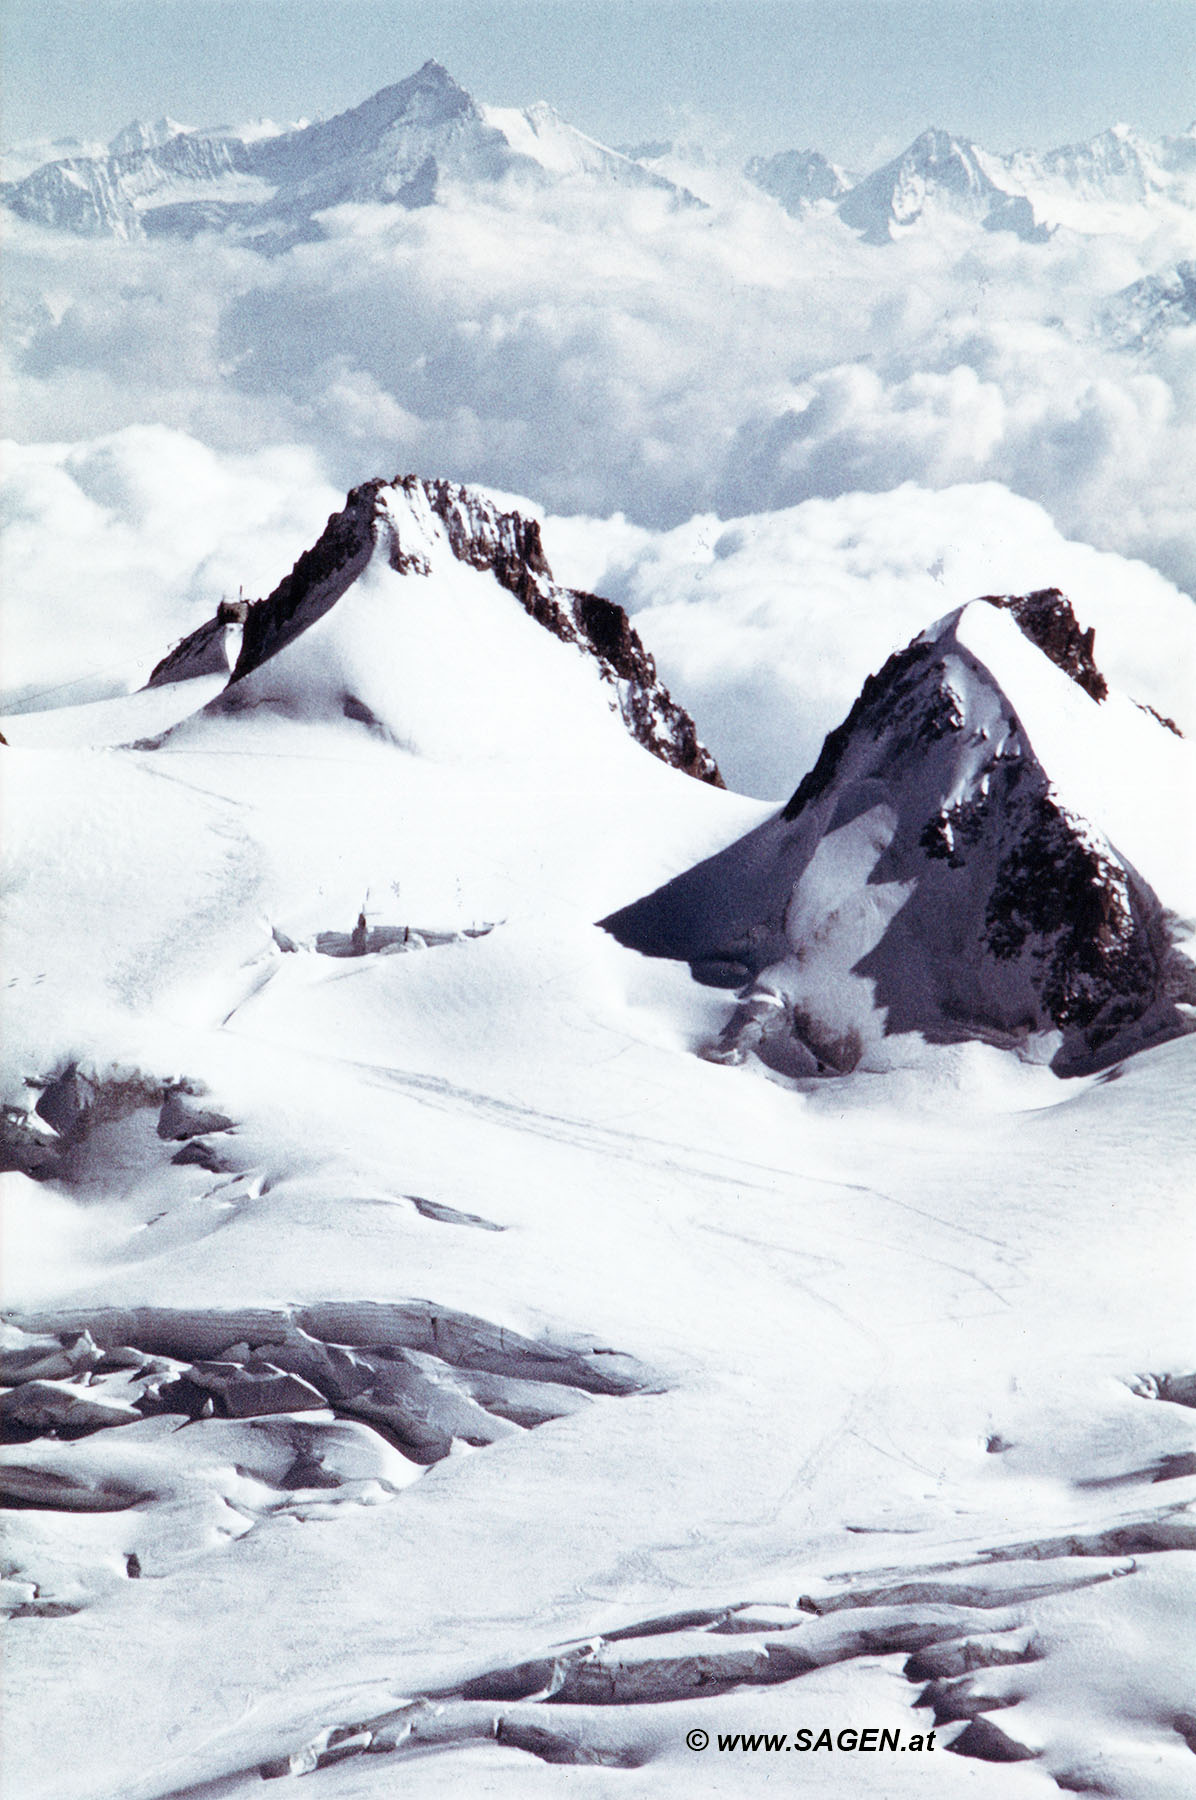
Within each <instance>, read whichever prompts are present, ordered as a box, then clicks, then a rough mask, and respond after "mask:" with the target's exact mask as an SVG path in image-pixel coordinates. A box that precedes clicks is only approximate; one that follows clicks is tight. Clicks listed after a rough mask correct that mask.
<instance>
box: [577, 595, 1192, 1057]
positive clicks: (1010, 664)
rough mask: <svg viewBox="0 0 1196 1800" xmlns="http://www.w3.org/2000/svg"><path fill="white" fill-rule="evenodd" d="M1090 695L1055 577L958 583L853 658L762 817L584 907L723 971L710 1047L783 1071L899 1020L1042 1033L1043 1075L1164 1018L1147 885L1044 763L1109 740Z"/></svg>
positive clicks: (1086, 639) (847, 1050) (1096, 681)
mask: <svg viewBox="0 0 1196 1800" xmlns="http://www.w3.org/2000/svg"><path fill="white" fill-rule="evenodd" d="M1064 678H1066V679H1064ZM1106 694H1107V688H1106V687H1105V684H1104V679H1103V677H1102V676H1101V675H1100V672H1099V670H1098V669H1097V668H1096V664H1095V661H1094V658H1093V642H1092V634H1091V633H1090V632H1087V631H1084V630H1082V629H1081V627H1080V626H1079V624H1078V622H1077V621H1076V619H1075V616H1074V613H1073V612H1072V609H1071V607H1070V605H1069V603H1068V602H1067V600H1066V599H1065V598H1064V596H1063V595H1062V594H1060V593H1059V592H1058V590H1055V589H1044V590H1041V591H1039V592H1037V593H1034V594H1029V595H1021V596H1016V595H1008V596H998V597H995V598H989V599H986V600H983V601H977V602H972V603H971V604H969V605H967V606H965V607H962V608H959V609H957V610H956V611H955V612H953V613H951V614H949V615H947V617H946V618H945V619H943V620H940V621H939V622H938V624H937V625H935V626H933V627H931V628H930V630H928V631H927V632H924V633H923V634H922V635H921V636H920V637H918V638H916V639H914V641H913V642H912V643H911V644H909V645H907V646H906V648H905V649H904V650H901V651H898V652H897V653H896V654H895V655H893V656H892V657H890V658H889V660H888V662H887V663H886V664H885V665H884V667H883V668H882V669H881V670H880V671H879V673H877V674H876V675H873V676H870V677H869V678H868V680H867V681H866V682H865V683H864V686H863V689H862V691H861V693H860V696H859V698H858V699H857V701H856V702H855V705H854V706H853V707H852V709H851V711H850V712H849V714H848V716H847V718H846V719H845V720H844V722H843V724H842V725H840V726H839V727H837V728H836V730H834V731H832V732H831V733H830V734H829V736H828V738H827V740H826V742H825V744H824V746H823V749H822V753H821V755H820V756H819V758H818V761H817V762H816V764H815V766H814V768H813V769H811V770H810V772H809V773H808V774H807V775H806V776H805V777H804V778H803V780H802V781H801V783H800V784H799V786H798V787H797V789H796V791H795V793H794V794H793V796H792V797H791V799H790V800H789V802H788V803H787V805H786V806H785V807H784V808H783V809H782V810H781V812H780V813H779V814H778V815H777V816H776V817H775V818H773V819H771V820H769V821H768V822H767V823H766V824H764V825H763V826H760V827H759V828H758V829H757V830H756V831H754V832H752V833H749V835H748V836H747V837H746V838H743V839H741V840H740V841H739V842H738V843H737V844H733V845H732V846H730V848H729V849H727V850H725V851H723V852H721V853H720V854H719V855H718V856H715V857H713V858H711V859H709V861H707V862H706V863H702V864H699V865H697V866H696V867H695V868H693V869H691V870H689V871H688V872H687V873H685V874H683V875H680V876H678V877H677V878H676V879H675V880H674V881H672V882H670V883H668V884H667V885H666V886H665V887H663V888H661V889H658V890H657V892H656V893H654V894H651V895H649V896H647V897H646V898H645V899H643V900H641V901H638V902H636V903H635V904H634V905H632V906H630V907H627V908H624V909H623V910H622V911H621V912H619V913H616V914H614V915H612V916H611V917H610V918H609V919H607V920H604V921H603V923H604V924H605V926H606V928H607V929H608V930H610V931H612V932H613V934H614V935H615V936H616V937H617V938H618V939H619V941H620V942H622V943H624V944H627V945H629V946H630V947H631V948H634V949H638V950H641V951H643V952H645V953H646V954H648V955H656V956H667V957H674V958H677V959H678V960H683V961H687V962H689V964H690V966H691V969H692V972H693V973H694V975H695V976H696V977H697V978H698V979H699V980H701V981H704V982H706V983H708V984H711V985H715V986H725V987H733V988H737V989H739V990H740V1005H739V1007H738V1008H737V1010H736V1012H735V1014H734V1016H733V1018H732V1019H731V1021H730V1022H729V1024H728V1028H727V1033H726V1034H725V1040H724V1042H723V1044H722V1046H721V1049H720V1050H719V1051H718V1052H717V1053H716V1054H718V1055H720V1056H724V1057H731V1058H738V1057H740V1056H742V1055H743V1054H746V1052H747V1051H748V1050H751V1051H753V1052H754V1053H755V1054H756V1055H758V1056H759V1057H760V1058H761V1060H763V1061H764V1062H766V1063H767V1064H768V1065H769V1066H770V1067H773V1068H775V1069H777V1070H779V1071H781V1072H783V1073H787V1074H808V1073H817V1072H828V1071H844V1070H847V1069H849V1068H853V1067H855V1066H857V1065H859V1064H861V1063H863V1065H864V1066H878V1059H879V1061H880V1062H883V1059H884V1056H885V1051H884V1046H883V1040H884V1039H885V1038H887V1037H892V1036H894V1035H897V1034H901V1033H906V1032H917V1033H920V1034H922V1035H923V1036H924V1037H926V1038H927V1039H929V1040H931V1041H938V1042H949V1041H954V1040H959V1039H965V1038H981V1039H984V1040H986V1041H990V1042H993V1043H996V1044H1000V1045H1005V1046H1014V1045H1017V1044H1019V1043H1025V1042H1028V1041H1030V1040H1033V1039H1036V1038H1037V1039H1042V1040H1043V1041H1044V1042H1045V1041H1047V1040H1048V1039H1049V1042H1050V1043H1051V1045H1053V1057H1054V1067H1055V1068H1056V1069H1057V1071H1058V1072H1060V1073H1076V1072H1080V1071H1082V1070H1085V1069H1090V1068H1094V1067H1098V1066H1101V1065H1103V1064H1104V1063H1106V1062H1108V1061H1111V1060H1114V1059H1115V1058H1116V1057H1117V1056H1119V1055H1124V1054H1126V1053H1127V1052H1128V1051H1129V1050H1132V1049H1135V1048H1140V1047H1141V1046H1142V1045H1143V1044H1145V1043H1148V1042H1154V1041H1158V1040H1160V1039H1162V1038H1165V1037H1169V1036H1175V1035H1178V1034H1179V1033H1181V1032H1182V1031H1184V1030H1186V1029H1188V1021H1187V1018H1186V1016H1185V1015H1184V1014H1183V1013H1182V1012H1181V1011H1180V1010H1179V1007H1180V1006H1181V1005H1182V1004H1183V1003H1184V1002H1190V1001H1191V1000H1192V998H1193V996H1194V994H1196V988H1194V986H1193V970H1192V968H1191V965H1190V964H1189V963H1188V962H1187V961H1186V960H1185V959H1183V958H1181V957H1180V956H1179V955H1178V953H1177V952H1176V951H1175V949H1174V948H1173V946H1172V942H1171V938H1170V935H1169V930H1168V925H1167V920H1166V916H1165V907H1164V904H1163V902H1162V900H1161V899H1160V897H1159V895H1158V894H1157V893H1156V892H1155V891H1154V889H1153V888H1152V887H1151V885H1150V883H1149V882H1148V880H1147V879H1146V877H1145V876H1144V875H1143V874H1142V873H1141V872H1140V871H1139V870H1138V869H1137V868H1136V867H1135V866H1134V864H1133V863H1132V862H1131V861H1130V860H1129V859H1128V858H1127V857H1126V856H1125V855H1124V854H1123V853H1122V852H1121V851H1120V850H1119V849H1118V848H1117V846H1116V844H1115V843H1114V841H1112V840H1111V838H1110V836H1109V834H1108V831H1107V830H1106V829H1105V828H1104V827H1103V826H1102V823H1101V822H1100V820H1099V819H1095V818H1093V817H1090V816H1087V815H1086V813H1085V812H1084V810H1083V809H1082V808H1081V807H1080V806H1079V805H1077V804H1076V802H1075V800H1074V799H1073V798H1072V775H1073V768H1072V766H1071V765H1070V764H1069V766H1067V767H1065V768H1062V769H1061V770H1060V769H1058V768H1057V767H1056V764H1057V762H1059V763H1067V762H1068V757H1070V758H1071V759H1072V762H1073V763H1078V762H1081V761H1082V760H1083V758H1084V757H1085V755H1086V754H1087V753H1088V751H1089V749H1091V751H1092V753H1093V755H1097V754H1098V753H1103V751H1104V750H1107V748H1108V746H1107V745H1105V744H1103V743H1102V734H1104V733H1105V732H1106V731H1109V730H1112V729H1114V727H1113V726H1112V725H1108V726H1106V724H1105V718H1104V714H1105V708H1104V705H1103V701H1104V697H1105V695H1106ZM1128 710H1129V711H1130V712H1131V713H1132V711H1133V709H1132V708H1130V709H1128ZM1052 717H1055V718H1056V719H1057V720H1058V723H1057V724H1056V726H1055V727H1054V730H1055V738H1054V739H1053V740H1052V741H1051V742H1050V743H1049V746H1048V745H1047V742H1046V741H1047V740H1048V739H1050V738H1051V728H1050V725H1049V721H1050V720H1051V718H1052ZM1027 718H1029V719H1031V720H1032V724H1030V725H1028V724H1027ZM1117 729H1120V726H1118V727H1117ZM1135 729H1137V726H1135ZM1142 730H1143V731H1145V732H1147V733H1148V734H1150V735H1151V736H1152V740H1153V737H1154V736H1156V735H1158V734H1161V730H1162V728H1161V726H1160V725H1158V724H1157V723H1156V722H1154V721H1151V722H1150V724H1149V725H1148V726H1147V725H1145V724H1143V726H1142ZM1061 747H1062V748H1061Z"/></svg>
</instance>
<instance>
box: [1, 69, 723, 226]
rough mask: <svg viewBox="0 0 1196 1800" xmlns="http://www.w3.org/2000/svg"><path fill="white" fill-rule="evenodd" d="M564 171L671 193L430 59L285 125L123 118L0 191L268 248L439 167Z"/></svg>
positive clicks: (392, 199)
mask: <svg viewBox="0 0 1196 1800" xmlns="http://www.w3.org/2000/svg"><path fill="white" fill-rule="evenodd" d="M570 173H572V174H578V173H581V174H588V175H591V176H596V177H598V178H600V179H609V180H613V181H615V182H617V183H619V184H621V185H624V186H635V187H651V188H657V189H660V190H661V191H664V192H668V193H670V194H679V190H677V189H675V188H674V187H673V184H672V183H670V182H668V181H666V180H665V179H664V178H663V177H662V176H659V175H656V174H653V173H652V172H651V171H650V170H648V169H644V168H641V167H640V165H639V164H637V163H635V162H634V161H632V160H631V159H630V158H629V157H625V156H621V155H619V153H618V152H616V151H613V150H608V149H606V148H605V146H603V145H600V144H596V143H594V142H593V140H591V139H589V138H586V137H584V135H583V134H582V133H580V132H576V131H574V130H573V128H572V127H571V126H569V125H567V124H566V123H565V122H564V120H561V119H559V118H557V116H556V115H555V114H554V113H552V111H551V109H550V108H543V107H540V108H532V109H530V110H529V111H528V112H525V113H519V112H515V111H510V112H507V111H503V110H501V109H490V108H484V107H482V106H479V104H478V103H477V102H476V101H475V100H474V99H473V98H472V96H471V95H469V94H468V93H466V91H465V89H464V88H462V87H460V86H459V85H458V84H457V83H456V82H455V81H454V80H453V78H452V76H451V75H450V74H449V73H448V71H447V70H446V69H445V68H443V67H442V65H441V64H440V63H437V62H433V61H429V62H426V63H425V64H424V65H423V67H422V68H420V69H418V70H417V71H416V72H415V74H414V75H411V76H408V78H407V79H406V80H405V81H400V82H396V83H394V84H392V85H391V86H389V87H385V88H381V89H380V90H379V91H378V92H377V93H376V94H373V95H371V96H370V98H369V99H368V100H365V101H363V102H362V103H361V105H359V106H355V107H352V108H351V109H350V110H349V111H347V112H344V113H339V114H337V115H336V117H335V118H332V119H324V120H319V121H317V122H315V123H313V124H310V125H305V126H300V127H298V128H296V129H295V130H292V131H287V132H281V133H278V134H271V135H268V136H264V137H259V136H250V137H247V138H246V137H240V136H238V135H237V134H236V133H235V132H230V131H228V130H225V129H216V130H206V131H205V130H201V131H191V130H186V129H183V128H176V127H175V126H174V125H173V122H172V121H168V120H163V121H161V123H160V124H159V125H158V126H150V127H140V126H137V125H133V126H130V127H128V128H126V130H125V131H123V132H122V133H121V134H120V135H119V137H118V138H116V139H114V140H113V142H112V144H111V145H110V146H109V149H108V154H107V155H103V156H96V157H90V156H74V157H68V158H65V159H63V160H60V161H57V162H51V163H46V164H44V165H43V166H42V167H41V168H38V169H35V170H33V171H32V172H31V173H30V174H29V175H27V176H26V177H25V178H24V179H23V180H21V181H15V182H10V183H8V184H6V185H5V187H4V188H3V189H2V190H0V195H2V197H3V199H4V201H5V203H6V204H7V205H8V206H9V207H10V208H11V209H12V211H13V212H15V213H17V214H18V215H19V216H20V217H21V218H24V219H28V220H31V221H33V222H34V223H36V224H40V225H46V226H50V227H52V228H53V229H55V230H62V231H72V232H77V233H80V234H82V235H86V236H113V237H118V238H130V239H133V238H142V237H161V236H169V237H184V238H190V237H194V236H195V235H196V234H197V233H199V232H203V231H231V232H233V233H235V234H236V235H238V236H240V237H242V238H245V239H246V240H247V241H249V242H251V243H252V244H253V245H254V246H255V247H256V248H258V249H263V250H268V251H272V250H284V249H287V248H289V247H290V245H292V244H294V243H296V242H301V241H304V240H307V239H311V238H317V237H319V236H320V235H321V230H320V226H319V224H318V222H317V220H316V215H317V214H318V213H320V212H322V211H324V210H325V209H327V208H329V207H333V206H340V205H344V204H345V203H347V202H358V203H361V202H367V203H375V204H377V203H381V204H385V205H397V206H400V207H403V208H405V209H407V210H409V211H410V210H413V209H418V208H420V207H425V206H431V205H432V204H434V202H435V201H436V199H437V197H438V195H439V192H440V189H441V186H442V183H443V182H444V181H446V180H448V181H453V180H464V181H468V182H480V183H483V184H490V183H495V182H499V181H501V180H503V179H504V178H505V177H507V176H510V175H515V176H518V177H519V178H520V179H522V180H525V181H532V182H543V181H545V180H548V179H550V178H551V177H552V176H559V175H562V174H570ZM685 198H686V199H689V198H690V197H689V196H685Z"/></svg>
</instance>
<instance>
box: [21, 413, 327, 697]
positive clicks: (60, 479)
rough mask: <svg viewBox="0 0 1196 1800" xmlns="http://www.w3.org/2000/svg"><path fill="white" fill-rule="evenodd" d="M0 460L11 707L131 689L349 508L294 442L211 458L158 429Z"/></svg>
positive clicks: (265, 585) (274, 578) (268, 581)
mask: <svg viewBox="0 0 1196 1800" xmlns="http://www.w3.org/2000/svg"><path fill="white" fill-rule="evenodd" d="M4 458H5V463H6V465H7V469H8V478H7V481H6V484H5V496H4V502H3V512H2V514H0V522H2V525H3V536H2V538H0V571H2V573H3V580H4V589H5V625H4V691H5V693H6V695H7V696H8V698H9V703H10V704H11V703H12V702H13V701H14V700H15V701H16V702H17V703H18V704H24V705H27V706H58V705H67V704H73V703H75V702H78V701H82V700H87V699H90V698H92V697H95V696H99V695H103V694H106V693H114V692H124V691H126V690H127V689H128V688H130V687H136V686H137V685H139V684H140V683H141V682H142V681H144V679H145V677H146V676H147V675H148V673H149V671H150V669H151V668H152V666H153V664H154V663H155V662H156V661H157V660H158V658H159V657H160V656H161V655H162V654H163V653H164V651H165V650H166V649H167V648H168V646H169V645H170V643H171V642H172V641H174V640H175V639H177V638H179V637H181V636H182V635H183V634H184V633H185V632H187V631H190V630H191V629H192V628H193V627H194V626H196V625H198V624H199V623H200V622H201V621H202V620H203V619H206V618H210V617H211V615H212V613H213V611H214V610H215V607H216V604H217V602H218V601H219V600H220V598H221V596H222V595H229V596H235V595H236V593H237V591H238V589H239V588H240V587H241V586H242V585H243V586H244V588H245V592H246V593H247V594H250V595H256V594H260V593H268V592H269V591H270V589H271V588H272V587H274V585H275V584H276V583H277V582H278V581H279V580H280V578H281V577H282V576H283V575H284V574H285V573H286V572H287V570H288V569H289V568H290V566H291V564H292V563H293V562H294V560H295V558H296V557H297V556H298V555H299V553H300V551H302V550H304V549H306V547H307V545H308V544H309V543H310V542H311V541H312V540H313V539H314V538H315V537H316V536H317V535H318V534H319V531H320V529H321V527H322V525H323V523H324V520H325V519H326V518H327V516H328V514H329V512H330V511H332V510H333V508H334V507H337V506H339V505H340V504H341V503H342V501H343V495H342V494H340V493H338V492H337V490H335V489H333V488H331V487H329V486H328V485H327V484H326V483H325V482H324V480H323V478H322V476H321V473H320V469H319V467H318V465H317V464H316V462H315V459H314V458H313V457H312V456H311V455H310V454H309V453H308V452H306V451H304V450H302V449H272V450H271V449H266V450H259V451H257V452H253V453H250V454H246V455H236V454H233V455H220V454H217V453H216V452H214V451H212V450H210V449H208V447H207V446H206V445H204V444H201V443H199V442H197V441H196V440H195V439H194V438H191V437H188V436H186V435H185V434H184V433H183V432H179V431H171V430H168V429H166V428H165V427H163V426H161V425H137V426H130V427H127V428H126V429H125V430H123V431H119V432H115V433H112V434H110V435H106V436H103V437H100V438H96V439H93V440H91V441H85V442H82V443H79V444H76V445H73V446H68V445H64V444H59V445H55V446H49V447H46V446H42V447H34V448H27V447H22V446H20V445H17V444H7V445H5V446H4Z"/></svg>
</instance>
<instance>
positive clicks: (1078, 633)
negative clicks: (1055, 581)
mask: <svg viewBox="0 0 1196 1800" xmlns="http://www.w3.org/2000/svg"><path fill="white" fill-rule="evenodd" d="M984 606H993V607H996V608H997V609H998V611H1001V612H1007V613H1008V614H1009V615H1010V617H1011V618H1012V619H1013V621H1014V623H1015V624H1016V625H1017V627H1018V630H1019V631H1020V632H1021V633H1022V635H1023V636H1024V637H1026V638H1028V639H1029V640H1030V642H1031V643H1032V644H1033V645H1034V646H1035V648H1036V649H1038V650H1041V651H1042V653H1043V655H1044V656H1046V657H1047V658H1049V660H1050V661H1051V662H1053V663H1054V665H1055V667H1056V668H1057V669H1062V671H1063V673H1064V674H1065V675H1068V676H1070V678H1071V679H1072V681H1074V682H1076V683H1077V685H1078V686H1080V687H1082V688H1083V690H1084V692H1085V693H1086V694H1088V695H1090V696H1091V698H1092V699H1093V700H1103V699H1105V697H1106V696H1107V694H1108V692H1109V684H1108V682H1107V681H1106V680H1105V678H1104V676H1103V675H1102V674H1101V672H1100V670H1099V669H1098V668H1097V666H1096V660H1095V656H1094V653H1093V651H1094V645H1095V642H1096V628H1095V626H1092V625H1090V626H1089V627H1088V629H1087V630H1085V629H1084V628H1083V626H1081V624H1080V622H1079V620H1078V619H1077V618H1076V615H1075V612H1074V610H1073V608H1072V604H1071V601H1070V600H1069V599H1068V598H1067V595H1066V594H1064V593H1063V592H1062V591H1061V590H1060V589H1059V588H1038V589H1036V590H1035V591H1034V592H1033V593H1029V594H984V595H982V596H981V598H980V599H979V600H970V601H969V602H968V603H967V605H966V606H961V607H957V608H956V610H955V611H954V612H953V613H949V614H948V615H947V616H946V618H945V619H941V620H939V622H938V624H937V625H932V626H930V627H929V629H928V630H927V631H925V632H924V633H923V634H922V638H921V640H920V641H921V642H924V643H934V642H938V641H939V640H941V639H942V638H944V637H946V636H948V635H953V636H955V637H956V638H959V637H960V634H961V631H963V632H964V633H965V636H966V628H967V627H966V622H967V621H968V619H969V618H970V619H973V620H974V619H976V618H978V619H979V620H980V621H981V622H982V624H983V620H984V614H983V613H979V614H977V613H975V612H974V611H973V609H974V608H978V607H984Z"/></svg>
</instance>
